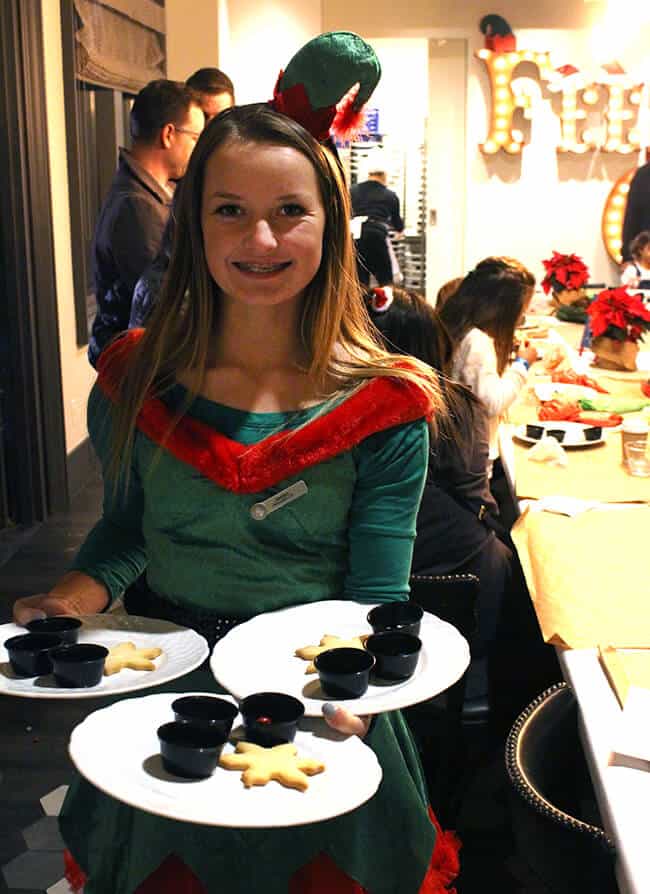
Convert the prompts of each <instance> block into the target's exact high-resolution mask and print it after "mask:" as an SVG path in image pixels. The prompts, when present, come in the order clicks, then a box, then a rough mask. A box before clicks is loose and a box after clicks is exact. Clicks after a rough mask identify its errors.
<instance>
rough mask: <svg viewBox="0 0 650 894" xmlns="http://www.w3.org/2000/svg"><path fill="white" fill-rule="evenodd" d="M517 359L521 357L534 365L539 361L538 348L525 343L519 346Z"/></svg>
mask: <svg viewBox="0 0 650 894" xmlns="http://www.w3.org/2000/svg"><path fill="white" fill-rule="evenodd" d="M517 357H521V358H522V359H523V360H526V361H527V362H528V363H534V362H535V361H536V360H537V348H535V347H534V346H533V345H531V344H530V343H529V342H527V341H525V342H524V343H523V345H520V346H519V350H518V351H517Z"/></svg>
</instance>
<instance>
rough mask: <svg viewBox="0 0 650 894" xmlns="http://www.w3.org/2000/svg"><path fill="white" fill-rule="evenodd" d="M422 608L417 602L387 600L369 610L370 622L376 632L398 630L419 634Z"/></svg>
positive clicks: (413, 634)
mask: <svg viewBox="0 0 650 894" xmlns="http://www.w3.org/2000/svg"><path fill="white" fill-rule="evenodd" d="M423 614H424V612H423V611H422V608H421V607H420V606H419V605H417V604H416V603H415V602H387V603H385V605H376V606H375V607H374V608H373V609H371V610H370V611H369V612H368V618H367V619H368V623H369V624H370V626H371V627H372V629H373V631H374V632H375V633H382V632H383V631H384V630H398V631H399V632H400V633H410V634H411V635H412V636H417V635H418V633H419V632H420V624H421V622H422V615H423Z"/></svg>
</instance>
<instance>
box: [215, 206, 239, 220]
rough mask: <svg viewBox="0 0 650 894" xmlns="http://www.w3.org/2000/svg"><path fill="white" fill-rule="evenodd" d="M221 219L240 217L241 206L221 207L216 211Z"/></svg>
mask: <svg viewBox="0 0 650 894" xmlns="http://www.w3.org/2000/svg"><path fill="white" fill-rule="evenodd" d="M215 214H218V215H219V217H238V216H239V215H240V214H241V208H240V207H239V205H219V207H218V208H217V209H216V210H215Z"/></svg>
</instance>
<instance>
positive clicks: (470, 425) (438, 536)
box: [367, 288, 512, 697]
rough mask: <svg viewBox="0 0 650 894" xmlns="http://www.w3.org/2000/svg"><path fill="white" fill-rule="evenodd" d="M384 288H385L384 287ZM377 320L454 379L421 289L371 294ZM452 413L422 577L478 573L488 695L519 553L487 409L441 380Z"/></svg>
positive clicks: (419, 556)
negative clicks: (498, 496)
mask: <svg viewBox="0 0 650 894" xmlns="http://www.w3.org/2000/svg"><path fill="white" fill-rule="evenodd" d="M378 291H379V290H378ZM367 306H368V310H369V313H370V318H371V320H372V322H373V323H374V324H375V326H376V327H377V329H378V330H379V332H380V333H381V336H382V339H383V342H384V344H385V346H386V347H387V349H389V350H391V351H397V352H399V353H401V354H409V355H411V356H413V357H417V358H418V360H422V361H423V362H424V363H427V364H429V366H432V367H433V368H434V369H436V370H438V371H439V372H441V373H443V375H444V376H448V375H449V373H450V370H451V361H452V353H453V349H452V344H451V340H450V338H449V335H448V334H447V331H446V329H445V327H444V325H443V324H442V323H441V322H440V317H439V316H438V314H437V312H436V311H435V310H434V309H433V308H432V307H431V305H429V304H427V303H426V301H425V300H424V299H423V298H422V297H421V296H420V295H418V294H416V293H415V292H407V291H405V290H403V289H398V288H393V289H392V300H388V301H386V300H385V295H384V293H382V292H381V291H380V292H379V294H376V293H369V295H368V297H367ZM441 382H442V385H443V394H444V398H445V401H446V404H447V413H446V414H445V415H444V416H443V419H442V421H441V423H440V425H439V427H438V434H437V436H436V437H435V438H433V439H432V441H431V448H430V451H429V468H428V472H427V480H426V484H425V487H424V494H423V497H422V502H421V504H420V509H419V512H418V517H417V523H416V527H417V535H416V539H415V548H414V551H413V563H412V566H411V570H412V572H413V573H414V574H450V573H454V574H461V573H467V574H476V575H477V576H478V578H479V579H480V581H481V585H480V593H479V631H478V636H477V640H476V642H475V643H473V644H472V645H473V649H472V653H473V656H474V658H475V659H476V660H475V661H474V662H473V667H472V668H471V669H470V676H469V679H468V696H469V697H481V696H483V695H485V694H486V693H487V672H486V667H485V663H486V662H485V659H486V657H487V655H488V654H489V652H490V649H491V647H493V645H494V642H495V637H496V630H497V625H498V620H499V614H500V606H501V600H502V597H503V593H504V591H505V589H506V587H507V585H508V582H509V580H510V575H511V565H512V554H511V552H510V550H509V549H508V548H507V547H506V546H505V545H504V544H503V543H502V542H501V541H500V540H499V539H498V538H497V537H496V536H495V533H494V530H493V527H494V524H495V520H494V516H495V513H496V508H497V507H496V504H495V502H494V500H493V498H492V496H491V494H490V487H489V482H488V477H487V471H486V468H487V459H488V425H487V413H486V411H485V408H484V407H483V406H482V404H481V403H480V402H479V401H478V400H477V399H476V398H475V397H474V396H473V395H472V393H471V392H470V391H469V390H468V389H467V388H464V387H463V386H462V385H458V384H456V383H454V382H452V381H450V380H449V379H448V378H442V379H441Z"/></svg>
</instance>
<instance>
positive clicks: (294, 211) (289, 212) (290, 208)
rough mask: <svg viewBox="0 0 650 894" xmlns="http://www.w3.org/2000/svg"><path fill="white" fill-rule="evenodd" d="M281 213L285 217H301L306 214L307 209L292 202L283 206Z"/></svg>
mask: <svg viewBox="0 0 650 894" xmlns="http://www.w3.org/2000/svg"><path fill="white" fill-rule="evenodd" d="M280 212H281V214H283V215H284V216H285V217H300V215H301V214H304V213H305V209H304V208H303V206H302V205H298V204H296V203H295V202H290V203H289V204H288V205H283V206H282V208H281V209H280Z"/></svg>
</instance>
